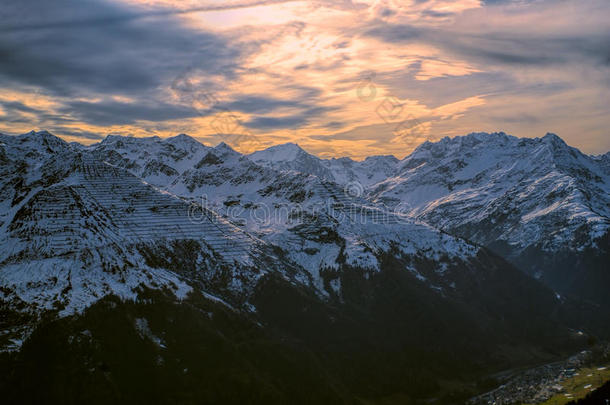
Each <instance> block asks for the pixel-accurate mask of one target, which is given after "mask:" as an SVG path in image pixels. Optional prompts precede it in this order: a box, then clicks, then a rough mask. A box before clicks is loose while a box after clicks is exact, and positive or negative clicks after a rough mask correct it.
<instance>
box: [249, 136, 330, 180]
mask: <svg viewBox="0 0 610 405" xmlns="http://www.w3.org/2000/svg"><path fill="white" fill-rule="evenodd" d="M248 157H249V158H250V160H252V161H253V162H254V163H256V164H258V165H260V166H264V167H268V168H271V169H275V170H280V171H290V170H293V171H297V172H301V173H306V174H313V175H314V176H317V177H319V178H321V179H325V180H334V177H333V174H332V172H331V171H330V170H329V169H328V168H327V167H326V166H325V165H324V163H323V161H322V159H320V158H318V157H317V156H314V155H311V154H309V153H307V152H306V151H305V150H304V149H303V148H301V147H300V146H299V145H297V144H296V143H285V144H282V145H275V146H271V147H270V148H267V149H265V150H261V151H258V152H254V153H251V154H250V155H248Z"/></svg>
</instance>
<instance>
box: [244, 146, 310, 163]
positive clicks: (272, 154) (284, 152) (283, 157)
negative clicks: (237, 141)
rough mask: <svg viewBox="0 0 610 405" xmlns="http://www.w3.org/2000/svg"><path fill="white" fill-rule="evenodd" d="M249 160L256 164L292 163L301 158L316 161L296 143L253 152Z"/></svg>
mask: <svg viewBox="0 0 610 405" xmlns="http://www.w3.org/2000/svg"><path fill="white" fill-rule="evenodd" d="M249 157H250V160H252V161H253V162H255V163H258V162H292V161H294V160H296V159H298V158H301V157H308V158H313V159H317V158H316V157H315V156H313V155H311V154H309V153H307V152H306V151H305V150H304V149H303V148H301V147H300V146H299V145H298V144H296V143H292V142H289V143H284V144H281V145H274V146H271V147H270V148H267V149H264V150H261V151H257V152H254V153H252V154H250V155H249Z"/></svg>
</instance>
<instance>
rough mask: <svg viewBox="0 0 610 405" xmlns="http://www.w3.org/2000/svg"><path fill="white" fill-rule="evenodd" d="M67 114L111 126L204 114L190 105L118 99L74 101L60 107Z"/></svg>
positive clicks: (87, 121)
mask: <svg viewBox="0 0 610 405" xmlns="http://www.w3.org/2000/svg"><path fill="white" fill-rule="evenodd" d="M60 111H61V112H63V113H64V114H66V115H70V116H72V117H75V118H77V119H78V120H80V121H82V122H86V123H88V124H92V125H99V126H110V125H126V124H133V123H135V122H137V121H141V120H143V121H167V120H174V119H181V118H192V117H196V116H200V115H202V112H201V111H197V110H195V109H194V108H192V107H190V106H181V105H175V104H166V103H163V102H150V103H124V102H118V101H113V100H109V101H101V102H95V103H92V102H85V101H74V102H69V103H67V104H65V105H64V106H63V107H61V109H60Z"/></svg>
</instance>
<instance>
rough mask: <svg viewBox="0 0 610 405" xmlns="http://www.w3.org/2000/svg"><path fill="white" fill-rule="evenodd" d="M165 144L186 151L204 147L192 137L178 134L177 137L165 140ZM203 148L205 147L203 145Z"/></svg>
mask: <svg viewBox="0 0 610 405" xmlns="http://www.w3.org/2000/svg"><path fill="white" fill-rule="evenodd" d="M163 142H164V143H167V144H171V145H174V146H175V147H177V148H182V149H185V150H186V149H194V148H199V147H201V146H202V145H203V144H202V143H201V142H199V141H198V140H197V139H195V138H193V137H192V136H190V135H187V134H178V135H176V136H172V137H169V138H164V139H163ZM203 146H205V145H203Z"/></svg>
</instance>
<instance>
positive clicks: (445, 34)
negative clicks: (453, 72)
mask: <svg viewBox="0 0 610 405" xmlns="http://www.w3.org/2000/svg"><path fill="white" fill-rule="evenodd" d="M366 34H367V35H370V36H373V37H376V38H378V39H381V40H383V41H386V42H388V43H405V42H407V43H408V42H421V43H426V44H430V45H433V46H435V47H439V48H441V49H444V50H445V51H446V53H447V54H454V55H456V56H458V57H461V58H465V59H466V60H468V61H470V62H477V63H480V64H485V65H496V66H534V67H536V66H538V67H545V66H551V65H561V64H565V63H579V64H582V63H589V64H591V63H593V64H596V65H600V64H601V65H607V64H608V59H609V57H610V45H609V44H610V32H609V33H602V34H591V33H587V32H583V33H580V34H579V33H572V34H568V33H566V34H561V33H554V34H547V35H536V34H532V33H523V32H518V31H515V32H512V33H498V32H495V31H493V29H489V31H488V32H480V33H477V34H471V33H464V32H459V31H454V30H446V29H435V28H429V27H415V26H412V25H407V24H385V23H383V24H380V23H375V24H374V25H373V26H372V27H371V28H369V29H368V30H367V31H366Z"/></svg>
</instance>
